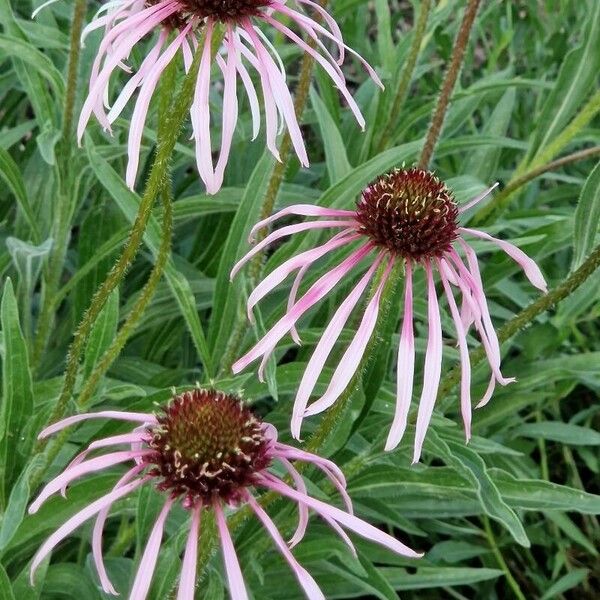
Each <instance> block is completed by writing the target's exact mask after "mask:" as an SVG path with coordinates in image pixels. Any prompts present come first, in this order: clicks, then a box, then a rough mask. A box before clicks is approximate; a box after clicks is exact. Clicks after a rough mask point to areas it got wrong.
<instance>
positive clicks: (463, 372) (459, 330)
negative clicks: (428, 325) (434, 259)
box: [438, 259, 471, 442]
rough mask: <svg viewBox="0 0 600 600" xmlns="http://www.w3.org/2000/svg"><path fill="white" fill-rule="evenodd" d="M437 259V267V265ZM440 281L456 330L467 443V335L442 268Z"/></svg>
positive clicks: (468, 370)
mask: <svg viewBox="0 0 600 600" xmlns="http://www.w3.org/2000/svg"><path fill="white" fill-rule="evenodd" d="M439 262H440V261H439V259H438V265H439ZM439 273H440V279H441V280H442V285H443V286H444V292H445V294H446V299H447V300H448V306H449V307H450V313H451V314H452V319H453V320H454V326H455V328H456V337H457V338H458V347H459V350H460V363H461V364H460V407H461V413H462V418H463V423H464V426H465V437H466V440H467V442H468V441H469V440H470V439H471V360H470V358H469V347H468V345H467V333H466V331H465V330H464V327H463V323H462V320H461V318H460V312H459V310H458V306H457V305H456V300H455V299H454V295H453V294H452V289H451V288H450V283H449V282H448V280H447V279H446V276H445V275H444V272H443V270H442V268H441V267H440V268H439Z"/></svg>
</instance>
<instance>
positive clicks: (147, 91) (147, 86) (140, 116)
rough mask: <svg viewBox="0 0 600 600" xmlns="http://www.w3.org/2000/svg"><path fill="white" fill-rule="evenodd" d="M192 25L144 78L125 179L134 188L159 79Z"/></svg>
mask: <svg viewBox="0 0 600 600" xmlns="http://www.w3.org/2000/svg"><path fill="white" fill-rule="evenodd" d="M190 28H191V25H188V26H187V27H186V28H185V29H183V31H182V32H181V33H180V34H179V35H178V36H177V37H176V38H175V39H174V40H173V41H172V42H171V44H169V46H168V48H167V49H166V50H165V51H164V52H163V54H162V55H161V57H160V58H159V59H158V60H157V61H156V63H155V64H154V66H153V67H152V69H151V70H150V72H149V73H148V74H147V76H146V78H145V79H144V84H143V85H142V87H141V89H140V93H139V95H138V99H137V102H136V103H135V109H134V111H133V115H132V116H131V123H130V126H129V139H128V142H127V154H128V159H129V160H128V161H127V171H126V175H125V180H126V182H127V185H128V186H129V187H130V188H131V189H133V188H134V186H135V178H136V175H137V170H138V165H139V160H140V145H141V143H142V134H143V133H144V123H145V122H146V115H147V114H148V107H149V106H150V100H151V98H152V95H153V94H154V90H155V89H156V85H157V84H158V80H159V78H160V76H161V75H162V72H163V71H164V70H165V69H166V68H167V66H168V64H169V63H170V62H171V61H172V60H173V57H174V56H175V54H176V53H177V51H178V50H179V48H181V43H182V42H183V40H184V39H185V36H186V35H187V33H188V31H189V30H190Z"/></svg>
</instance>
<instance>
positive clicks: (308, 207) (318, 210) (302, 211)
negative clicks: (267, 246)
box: [248, 204, 356, 243]
mask: <svg viewBox="0 0 600 600" xmlns="http://www.w3.org/2000/svg"><path fill="white" fill-rule="evenodd" d="M289 215H298V216H301V217H341V218H347V219H353V218H354V217H355V216H356V212H355V211H353V210H339V209H333V208H323V207H321V206H315V205H313V204H293V205H291V206H287V207H286V208H283V209H282V210H280V211H279V212H276V213H275V214H274V215H271V216H270V217H267V218H266V219H263V220H262V221H259V222H258V223H256V225H254V227H253V228H252V230H251V231H250V235H249V237H248V241H249V242H250V243H253V242H254V239H255V236H256V232H257V231H259V230H260V229H262V228H263V227H267V225H270V224H271V223H274V222H275V221H278V220H279V219H282V218H283V217H287V216H289Z"/></svg>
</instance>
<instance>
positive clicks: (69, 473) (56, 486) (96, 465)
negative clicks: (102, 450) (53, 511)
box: [29, 450, 150, 515]
mask: <svg viewBox="0 0 600 600" xmlns="http://www.w3.org/2000/svg"><path fill="white" fill-rule="evenodd" d="M149 453H150V451H148V450H142V451H137V452H135V451H133V450H127V451H124V452H113V453H112V454H106V455H104V456H98V457H96V458H92V459H90V460H88V461H85V462H82V463H80V464H78V465H75V466H74V467H71V468H70V469H67V470H65V471H63V472H62V473H61V474H60V475H58V477H55V478H54V479H53V480H52V481H50V482H48V483H47V484H46V485H45V486H44V488H43V489H42V491H41V492H40V494H39V496H38V497H37V498H36V499H35V501H34V502H32V504H31V506H30V507H29V514H30V515H31V514H34V513H36V512H37V511H38V510H39V508H40V506H41V505H42V504H43V503H44V502H45V501H46V500H47V499H48V498H49V497H50V496H51V495H52V494H54V493H56V492H58V491H59V490H60V489H61V488H62V487H63V486H65V485H68V484H69V483H70V482H71V481H73V480H74V479H77V478H78V477H81V476H82V475H86V474H87V473H93V472H94V471H100V470H102V469H106V468H108V467H112V466H114V465H118V464H119V463H122V462H125V461H127V460H131V459H132V458H134V457H136V456H145V455H146V454H149Z"/></svg>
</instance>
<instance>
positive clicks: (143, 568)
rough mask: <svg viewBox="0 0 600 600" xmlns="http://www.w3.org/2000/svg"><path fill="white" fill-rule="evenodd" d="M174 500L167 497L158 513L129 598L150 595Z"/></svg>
mask: <svg viewBox="0 0 600 600" xmlns="http://www.w3.org/2000/svg"><path fill="white" fill-rule="evenodd" d="M173 502H174V500H173V498H167V501H166V502H165V503H164V505H163V507H162V509H161V511H160V513H159V514H158V517H157V519H156V522H155V523H154V527H153V528H152V531H151V532H150V537H149V538H148V542H147V543H146V548H145V550H144V554H143V555H142V560H141V561H140V566H139V567H138V570H137V573H136V574H135V579H134V581H133V585H132V587H131V592H130V593H129V600H145V599H146V596H147V595H148V590H149V589H150V583H151V582H152V575H154V569H155V568H156V561H157V560H158V552H159V551H160V544H161V542H162V537H163V530H164V528H165V521H166V520H167V517H168V516H169V512H171V508H172V506H173Z"/></svg>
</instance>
